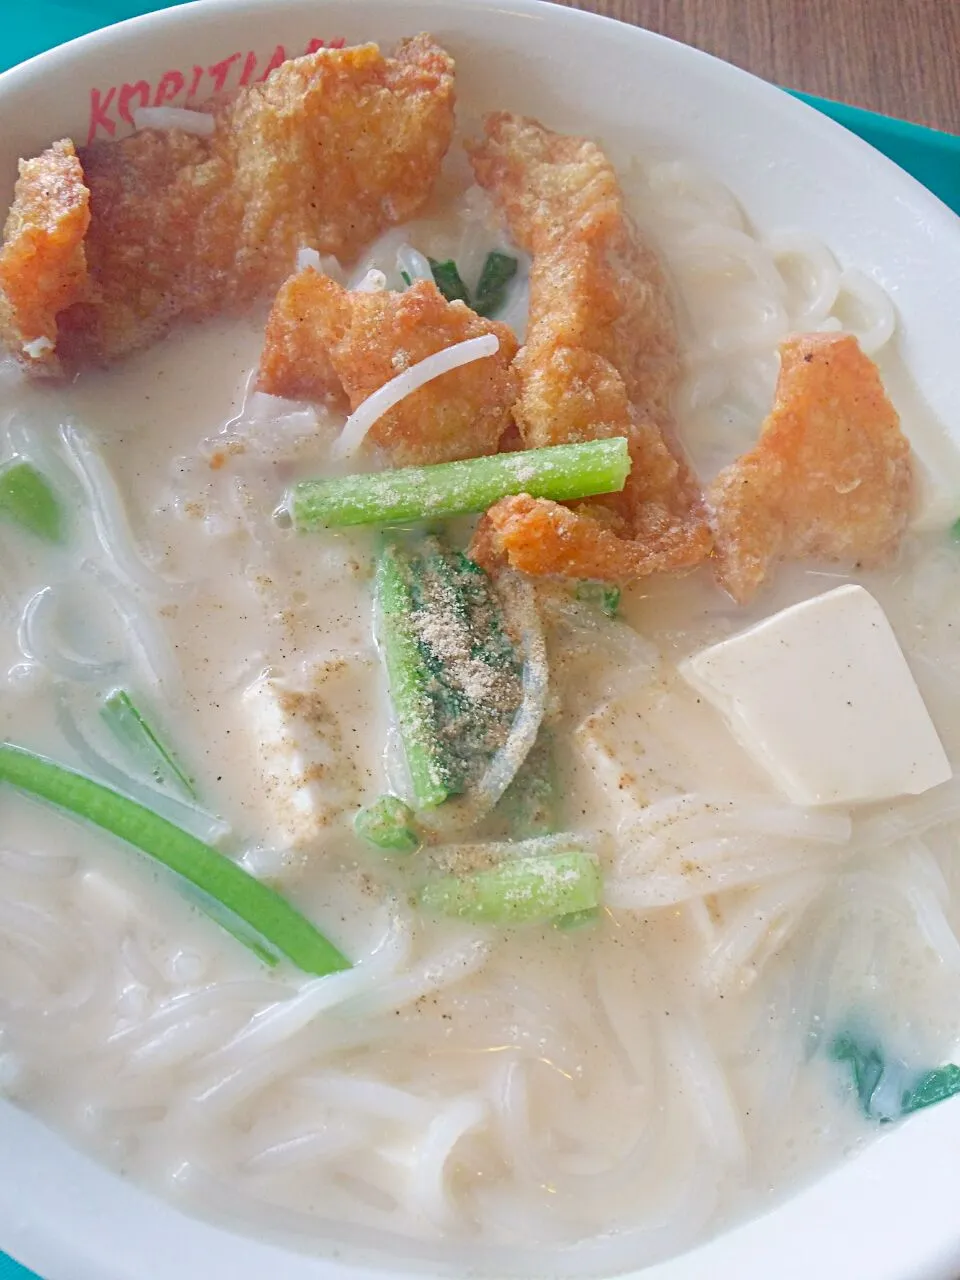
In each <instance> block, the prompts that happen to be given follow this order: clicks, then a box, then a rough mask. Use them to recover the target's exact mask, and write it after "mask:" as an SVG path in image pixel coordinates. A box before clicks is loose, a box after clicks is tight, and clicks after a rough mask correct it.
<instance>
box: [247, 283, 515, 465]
mask: <svg viewBox="0 0 960 1280" xmlns="http://www.w3.org/2000/svg"><path fill="white" fill-rule="evenodd" d="M486 333H494V334H496V336H497V338H498V339H499V340H500V349H499V350H498V351H497V353H496V354H495V355H493V356H486V357H484V358H483V359H481V360H475V361H473V362H472V363H471V364H466V365H463V366H461V368H459V369H452V370H451V371H450V372H449V373H444V374H441V375H440V377H438V378H434V379H433V381H432V382H428V383H427V384H426V385H425V386H423V387H420V388H419V389H418V390H417V391H414V392H413V393H412V394H410V395H408V396H407V397H406V398H405V399H403V400H401V401H400V403H399V404H397V405H395V406H394V407H393V408H392V409H390V410H389V411H388V412H387V413H385V414H383V415H382V417H380V418H379V419H378V420H377V421H376V422H375V423H374V425H373V427H372V428H371V430H370V438H371V439H372V440H373V441H375V442H376V443H377V444H379V445H381V446H382V447H383V448H385V449H387V450H388V451H389V453H390V457H391V460H392V461H393V462H395V463H396V464H397V465H398V466H412V465H420V464H424V463H430V462H454V461H456V460H457V459H460V458H474V457H478V456H479V455H481V454H487V453H496V451H497V446H498V443H499V440H500V437H501V435H502V434H503V433H504V431H505V430H506V428H507V426H508V425H509V423H510V408H511V405H512V404H513V402H514V400H515V399H516V394H517V380H516V374H515V373H514V371H513V368H512V364H513V359H514V357H515V355H516V353H517V340H516V338H515V337H514V335H513V331H512V330H511V329H510V328H508V326H507V325H504V324H497V323H496V321H493V320H483V319H481V318H480V317H479V316H478V315H476V314H475V313H474V312H473V311H471V310H470V308H469V307H467V306H466V305H465V304H464V303H462V302H447V300H446V298H444V296H443V294H442V293H440V291H439V289H437V287H436V285H434V284H433V283H432V282H428V281H424V280H420V281H417V282H416V283H415V284H414V285H413V286H412V287H411V288H410V289H407V290H406V291H405V292H404V293H391V292H389V291H388V290H381V291H379V292H374V293H364V292H362V291H359V290H357V291H350V290H348V289H344V288H343V286H342V285H339V284H337V283H336V282H335V281H334V280H331V279H330V278H329V277H328V276H324V275H320V274H319V273H318V272H316V271H314V270H313V268H312V267H311V268H307V270H305V271H301V272H300V273H299V274H298V275H296V276H293V277H292V278H291V279H290V280H288V281H287V282H286V284H284V285H283V287H282V288H281V289H280V292H279V293H278V295H277V299H276V302H275V303H274V305H273V310H272V311H271V313H270V318H269V320H268V322H267V331H266V344H265V347H264V351H263V356H262V358H261V362H260V378H259V383H258V385H259V388H260V390H262V391H267V392H269V393H270V394H272V395H281V396H289V397H291V398H296V399H305V400H325V399H329V398H330V397H331V396H335V395H336V394H337V393H338V392H339V391H340V390H341V388H342V391H343V392H345V393H346V396H347V399H348V400H349V404H350V407H351V409H355V408H356V407H357V406H358V405H359V404H362V403H363V401H364V400H366V399H367V397H368V396H370V395H372V394H373V392H374V391H376V390H377V389H378V388H379V387H382V386H383V385H384V383H386V382H389V381H390V380H391V379H392V378H395V377H396V376H397V374H398V373H401V372H402V371H403V370H404V369H407V368H409V367H410V366H411V365H414V364H417V363H418V362H419V361H421V360H425V359H426V357H427V356H430V355H433V354H434V352H436V351H442V350H444V349H445V348H446V347H451V346H453V345H454V343H457V342H464V341H466V340H467V339H468V338H478V337H481V336H482V335H483V334H486Z"/></svg>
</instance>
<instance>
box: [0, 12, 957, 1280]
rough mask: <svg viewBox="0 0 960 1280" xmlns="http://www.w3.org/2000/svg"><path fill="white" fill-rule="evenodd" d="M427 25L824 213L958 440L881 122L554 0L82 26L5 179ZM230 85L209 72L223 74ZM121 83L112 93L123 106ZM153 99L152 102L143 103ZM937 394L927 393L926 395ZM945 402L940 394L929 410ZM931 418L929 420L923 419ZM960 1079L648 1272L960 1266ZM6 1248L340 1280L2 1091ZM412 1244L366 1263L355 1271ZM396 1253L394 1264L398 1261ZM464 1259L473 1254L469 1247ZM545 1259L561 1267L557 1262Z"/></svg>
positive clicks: (63, 1261)
mask: <svg viewBox="0 0 960 1280" xmlns="http://www.w3.org/2000/svg"><path fill="white" fill-rule="evenodd" d="M423 29H427V30H430V31H432V32H434V34H435V35H436V36H437V37H438V38H439V39H440V40H441V41H442V42H443V43H444V44H446V45H447V46H448V47H449V48H450V49H451V50H452V52H453V53H454V54H455V55H456V56H457V58H458V62H459V67H460V96H461V99H462V100H463V102H464V103H465V104H466V106H467V108H468V109H469V110H475V109H482V108H484V107H501V106H508V107H510V108H511V109H515V110H519V111H524V112H529V113H532V114H536V115H538V116H540V117H541V118H543V119H544V120H545V121H546V122H548V123H549V124H550V125H552V126H553V127H555V128H559V129H569V130H575V131H577V132H580V133H589V134H595V135H598V136H600V137H602V138H603V139H604V140H605V142H606V143H607V144H608V145H609V146H610V148H611V150H612V151H613V154H614V156H615V158H617V159H619V160H620V161H623V160H625V159H626V158H628V157H629V156H630V154H631V153H634V152H641V153H649V152H650V151H651V149H653V150H663V151H666V152H672V153H682V154H684V155H686V156H687V157H689V158H692V159H693V160H695V161H698V162H700V163H701V164H703V165H705V166H706V167H707V168H709V169H711V170H712V171H713V172H714V173H715V174H716V175H717V176H718V177H720V178H722V179H723V180H724V181H725V182H726V183H727V184H728V185H730V186H731V187H732V188H733V189H734V191H735V192H736V193H737V195H738V196H739V197H740V199H741V200H742V201H743V203H744V205H745V206H746V208H747V209H748V210H749V211H750V214H751V216H752V217H753V218H754V220H755V221H756V223H757V224H758V225H759V226H760V227H761V228H765V227H770V228H772V227H775V226H776V227H783V226H802V227H805V228H806V229H808V230H810V231H812V232H814V233H815V234H816V235H818V236H820V237H822V238H823V239H824V240H826V241H828V242H829V243H830V245H831V246H832V247H833V248H834V250H835V251H836V253H837V255H838V256H839V258H840V259H841V261H844V262H849V263H856V265H858V266H859V267H861V268H862V269H866V270H867V271H868V272H869V273H870V274H872V275H873V276H874V277H875V278H876V279H877V280H879V281H880V282H881V283H882V284H883V285H884V287H885V288H886V289H887V290H888V291H889V292H890V294H891V295H892V297H893V298H894V300H895V302H896V304H897V307H898V310H899V314H900V337H899V341H900V344H901V351H902V352H903V354H904V356H905V358H906V360H907V362H908V364H909V367H910V369H911V373H912V377H913V380H914V381H915V383H916V385H917V388H918V389H919V392H920V397H921V399H922V400H923V401H925V402H926V405H927V406H929V408H930V409H931V410H932V411H933V416H934V417H936V418H939V419H940V421H941V422H943V423H944V424H946V425H947V427H948V429H950V430H952V432H953V433H954V434H955V436H956V438H957V439H958V440H960V359H958V354H957V333H958V322H957V316H958V310H957V282H958V281H960V221H958V220H957V219H956V218H955V217H954V216H953V215H952V214H951V213H950V212H949V211H948V210H947V209H945V208H944V206H943V205H941V204H940V203H939V202H938V201H937V200H936V199H934V197H933V196H931V195H930V194H929V193H928V192H926V191H925V190H924V189H923V188H921V187H920V186H919V185H918V184H916V183H915V182H914V181H913V180H912V179H910V178H908V177H907V176H906V175H905V174H903V173H902V172H901V171H900V170H899V169H897V168H896V167H895V166H894V165H892V164H890V163H889V162H888V161H886V160H885V159H884V158H883V157H881V156H879V155H878V154H877V153H876V152H874V151H872V150H871V149H870V148H869V147H867V146H866V145H865V144H864V143H862V142H860V141H859V140H858V139H856V138H855V137H853V136H852V135H850V134H847V133H846V132H844V131H843V130H842V129H840V128H839V127H838V126H836V125H834V124H833V123H831V122H830V121H828V120H826V119H825V118H823V117H821V116H820V115H818V114H817V113H816V112H814V111H813V110H811V109H810V108H808V107H806V106H804V105H803V104H801V103H799V102H797V101H795V100H793V99H791V98H789V97H788V96H786V95H785V94H782V93H780V92H779V91H778V90H776V89H773V88H771V87H770V86H768V85H766V84H764V83H762V82H761V81H759V80H755V79H753V78H752V77H750V76H748V75H746V74H744V73H743V72H740V71H737V70H735V69H734V68H732V67H730V66H727V65H726V64H724V63H721V62H717V61H715V60H714V59H711V58H709V57H707V56H706V55H704V54H700V53H697V52H695V51H693V50H691V49H688V48H686V47H684V46H681V45H677V44H674V43H672V42H670V41H667V40H663V39H661V38H660V37H657V36H654V35H651V34H649V33H647V32H644V31H640V30H636V29H633V28H627V27H621V26H618V25H617V24H614V23H610V22H607V21H605V20H603V19H599V18H595V17H592V16H591V15H587V14H583V13H580V12H577V11H573V10H568V9H563V8H556V7H553V6H548V5H541V4H539V3H537V0H502V2H501V3H493V2H490V3H487V2H485V0H200V3H197V4H192V5H188V6H186V7H184V8H178V9H175V10H169V11H167V12H164V13H161V14H157V15H154V16H151V17H146V18H140V19H136V20H134V21H132V22H129V23H125V24H123V25H122V26H120V27H114V28H112V29H110V30H108V31H105V32H102V33H99V34H97V35H94V36H90V37H87V38H86V39H83V40H80V41H77V42H75V43H74V44H72V45H69V46H67V47H65V48H63V49H59V50H56V51H54V52H52V53H49V54H46V55H44V56H42V57H40V58H37V59H35V60H34V61H32V62H30V63H27V64H26V65H25V66H23V67H20V68H16V69H15V70H13V71H10V72H8V73H7V74H6V75H4V76H0V121H2V126H0V200H2V203H3V204H4V206H5V205H6V202H7V199H8V198H9V194H10V185H11V183H12V179H13V175H14V174H15V164H16V158H17V156H18V155H23V154H29V153H31V152H33V151H35V150H38V149H40V148H41V147H43V146H44V145H45V144H46V143H48V142H49V141H50V139H51V138H55V137H60V136H63V135H65V134H73V135H75V136H76V137H77V138H78V140H81V141H82V140H83V139H84V138H85V137H86V133H87V127H88V121H89V112H90V101H91V90H93V89H98V90H99V91H100V92H101V94H102V95H103V94H105V93H107V92H108V90H109V88H110V87H111V86H117V85H119V84H120V83H121V82H127V83H128V84H135V83H136V82H137V81H139V80H145V81H147V82H148V83H150V84H151V85H154V86H155V85H156V84H157V82H158V81H159V80H160V78H161V77H162V75H163V73H164V72H165V71H167V70H169V69H172V68H179V69H182V70H183V71H184V72H185V73H186V74H187V76H188V80H189V75H190V73H191V69H192V68H193V67H194V66H195V65H198V66H203V67H208V66H211V65H213V64H216V63H217V62H219V61H220V60H221V59H223V58H224V57H229V55H231V54H232V53H234V52H235V51H238V50H239V51H241V52H242V56H241V59H240V60H238V61H237V62H235V63H234V64H233V67H232V76H233V80H234V81H235V80H236V77H237V76H238V75H239V74H240V67H241V66H242V62H243V57H244V56H245V55H246V53H247V51H253V50H256V51H258V52H259V54H260V65H261V66H262V65H263V64H264V62H265V60H266V58H268V57H269V55H270V53H271V52H272V51H273V50H274V48H275V46H276V45H277V44H278V43H282V44H284V46H285V47H286V49H287V51H288V52H290V53H295V52H301V51H302V50H303V49H304V48H305V47H306V45H307V43H308V41H309V40H310V39H311V38H314V37H316V38H324V39H331V38H335V37H339V36H344V37H346V39H347V41H348V42H354V41H357V40H364V39H377V40H379V41H381V42H383V43H385V44H389V43H390V42H391V41H393V40H395V39H396V38H398V37H399V36H401V35H405V34H409V33H411V32H414V31H418V30H423ZM206 83H207V84H209V83H210V82H209V79H208V80H207V82H206ZM117 101H118V99H117V98H116V97H115V98H114V99H113V100H112V114H113V115H115V114H116V111H115V107H116V103H117ZM135 105H136V103H135ZM914 412H915V413H918V414H920V413H922V412H923V411H922V410H921V409H915V410H914ZM924 416H926V415H924ZM915 425H916V424H915V423H907V426H908V428H912V427H914V426H915ZM958 1187H960V1099H957V1100H955V1101H954V1102H952V1103H947V1104H945V1105H944V1106H942V1107H938V1108H935V1109H933V1110H931V1111H928V1112H925V1113H922V1114H920V1115H919V1116H917V1117H915V1118H914V1119H912V1120H910V1121H909V1122H908V1123H906V1124H904V1125H903V1126H901V1127H899V1128H897V1129H896V1130H893V1131H890V1132H888V1133H886V1134H885V1135H884V1136H883V1137H882V1138H881V1139H880V1140H879V1141H877V1142H876V1143H874V1144H873V1146H871V1147H870V1148H869V1149H868V1150H867V1151H866V1152H865V1153H864V1154H863V1155H862V1156H860V1157H858V1158H857V1159H855V1160H853V1161H851V1162H850V1163H848V1164H847V1165H846V1166H844V1167H842V1168H841V1169H839V1170H837V1171H836V1172H835V1173H833V1174H831V1175H830V1176H828V1177H827V1178H825V1179H823V1180H822V1181H821V1182H819V1183H818V1184H817V1185H816V1186H814V1187H812V1188H810V1189H809V1190H807V1191H805V1192H803V1193H801V1194H800V1195H798V1196H796V1197H794V1198H793V1199H792V1200H791V1201H790V1202H789V1203H787V1204H785V1205H784V1206H782V1207H781V1208H779V1209H777V1210H775V1211H774V1212H772V1213H769V1214H768V1215H766V1216H765V1217H763V1218H761V1219H758V1220H755V1221H754V1222H752V1223H750V1224H748V1225H747V1226H745V1227H742V1228H740V1229H738V1230H735V1231H733V1232H730V1233H729V1234H727V1235H726V1236H724V1237H722V1238H720V1239H719V1240H717V1241H715V1242H713V1243H712V1244H710V1245H707V1246H705V1247H704V1248H702V1249H700V1250H697V1251H695V1252H694V1253H692V1254H688V1255H687V1256H685V1257H684V1258H681V1259H678V1260H675V1261H674V1262H671V1263H666V1264H663V1265H661V1266H658V1267H655V1268H653V1269H652V1270H649V1271H647V1272H645V1273H644V1275H645V1277H646V1280H705V1278H706V1277H710V1278H711V1280H772V1278H776V1280H810V1277H812V1276H818V1277H826V1278H827V1280H833V1278H834V1277H838V1278H839V1277H843V1278H844V1280H859V1278H860V1277H867V1276H869V1277H871V1280H951V1277H956V1275H957V1274H958V1273H960V1207H958V1206H960V1200H958V1193H957V1188H958ZM0 1247H2V1248H4V1249H6V1250H8V1251H9V1252H10V1253H12V1254H13V1255H14V1256H15V1257H17V1258H19V1259H20V1260H22V1261H23V1262H24V1263H25V1264H27V1265H29V1266H31V1267H33V1268H35V1269H36V1270H37V1271H39V1272H41V1273H42V1274H43V1275H44V1276H45V1277H46V1280H265V1278H267V1277H276V1278H277V1280H340V1278H341V1277H345V1276H346V1274H347V1269H346V1267H345V1266H344V1264H343V1263H342V1262H338V1261H335V1260H332V1259H330V1258H326V1259H325V1258H319V1257H308V1256H305V1255H300V1254H296V1253H289V1252H285V1251H282V1250H280V1249H278V1248H275V1247H273V1246H270V1245H267V1244H264V1243H262V1242H257V1241H251V1240H249V1239H245V1238H241V1237H238V1236H232V1235H230V1234H227V1233H226V1232H223V1231H221V1230H218V1229H217V1228H215V1227H212V1226H209V1225H207V1224H205V1223H202V1222H198V1221H194V1220H192V1219H189V1218H187V1217H184V1216H183V1215H181V1214H180V1213H179V1212H177V1211H176V1210H175V1209H173V1208H172V1207H170V1206H169V1205H167V1204H165V1203H162V1202H161V1201H159V1200H155V1199H153V1198H152V1197H150V1196H148V1195H146V1194H145V1193H143V1192H141V1191H139V1190H137V1189H136V1188H135V1187H133V1186H130V1185H128V1184H126V1183H124V1182H123V1181H121V1180H120V1179H119V1178H117V1177H115V1176H114V1175H112V1174H110V1173H108V1172H106V1171H104V1170H102V1169H100V1168H99V1167H96V1166H94V1165H92V1164H91V1163H90V1162H89V1161H88V1160H86V1159H85V1158H84V1157H82V1156H80V1155H78V1154H77V1153H76V1152H74V1151H72V1150H71V1149H70V1148H69V1147H67V1146H66V1145H65V1144H64V1143H63V1142H61V1140H60V1139H59V1138H57V1137H56V1136H55V1135H53V1134H51V1133H49V1132H48V1131H46V1130H45V1129H44V1128H43V1127H42V1126H40V1125H39V1124H38V1123H37V1122H36V1121H34V1120H32V1119H31V1118H29V1117H28V1116H25V1115H24V1114H22V1113H21V1112H19V1111H17V1110H15V1109H14V1108H13V1107H11V1106H9V1105H6V1104H0ZM388 1266H389V1267H390V1268H391V1273H392V1274H393V1275H396V1274H397V1271H398V1270H399V1271H402V1269H403V1267H402V1260H396V1259H393V1260H391V1262H390V1263H389V1264H388V1263H382V1264H376V1265H374V1264H368V1265H367V1266H366V1267H365V1268H364V1269H363V1270H359V1269H353V1268H351V1269H350V1270H349V1275H350V1276H352V1277H356V1278H357V1280H375V1277H377V1276H381V1275H385V1274H387V1267H388ZM378 1267H379V1268H382V1269H378ZM460 1274H461V1275H464V1276H465V1275H468V1274H469V1262H468V1259H465V1263H464V1266H463V1268H462V1269H461V1271H460ZM544 1280H546V1277H544Z"/></svg>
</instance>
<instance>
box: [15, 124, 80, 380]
mask: <svg viewBox="0 0 960 1280" xmlns="http://www.w3.org/2000/svg"><path fill="white" fill-rule="evenodd" d="M89 226H90V192H89V191H88V190H87V187H86V184H85V182H84V180H83V169H82V168H81V165H80V161H79V160H78V159H77V153H76V150H75V149H74V146H73V143H72V142H69V141H63V142H55V143H54V144H53V146H52V147H50V148H49V149H48V150H47V151H44V152H43V154H42V155H40V156H37V157H36V159H34V160H21V161H20V179H19V181H18V182H17V198H16V201H15V202H14V204H13V207H12V208H11V210H10V213H9V214H8V216H7V223H6V227H5V228H4V241H5V248H4V249H3V251H2V252H0V341H2V342H3V343H4V344H5V345H6V346H7V347H9V348H10V349H11V350H12V351H14V352H16V353H17V354H18V356H19V357H20V358H21V359H25V360H31V361H33V363H34V365H35V366H36V367H37V368H38V369H42V370H44V371H46V372H49V373H53V374H56V373H59V372H60V363H59V360H58V358H57V353H56V332H57V315H58V313H59V312H61V311H63V310H65V309H66V308H67V307H69V306H71V305H72V304H73V303H75V302H77V301H79V300H80V299H81V298H83V297H84V296H85V295H86V287H87V257H86V252H85V250H84V245H83V242H84V237H85V236H86V234H87V228H88V227H89Z"/></svg>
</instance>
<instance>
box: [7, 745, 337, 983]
mask: <svg viewBox="0 0 960 1280" xmlns="http://www.w3.org/2000/svg"><path fill="white" fill-rule="evenodd" d="M0 781H3V782H9V783H10V784H11V785H12V786H15V787H19V788H20V790H21V791H27V792H29V793H30V794H31V795H34V796H39V797H40V798H41V799H43V800H48V801H49V802H50V803H51V804H55V805H58V806H59V807H60V808H61V809H66V810H67V811H68V812H70V813H75V814H76V815H77V816H78V817H80V818H85V819H86V820H87V821H88V822H92V823H93V824H94V826H97V827H101V828H102V829H103V830H104V831H109V832H110V833H111V834H112V835H115V836H117V837H119V839H121V840H125V841H126V842H127V844H131V845H133V847H134V848H135V849H139V850H140V851H141V852H142V853H145V854H147V855H149V856H150V857H151V858H155V859H156V860H157V861H158V862H160V863H162V864H163V866H165V867H167V868H169V870H171V871H174V872H176V874H177V875H179V876H182V877H183V879H184V880H186V881H188V882H189V883H190V884H191V885H193V886H195V888H196V889H198V890H200V893H201V895H207V896H208V897H209V898H210V899H212V900H213V906H214V911H213V912H212V913H211V914H214V916H215V918H216V917H217V916H222V913H224V912H226V913H227V918H228V919H231V921H232V923H231V925H230V926H229V927H230V931H231V932H233V933H234V934H235V936H237V937H239V938H240V939H241V940H242V941H247V940H248V935H249V933H250V931H251V930H252V931H253V932H254V934H255V935H256V937H257V938H258V940H259V942H258V945H257V946H256V951H257V954H258V955H260V956H261V957H263V956H264V955H267V956H269V958H270V959H271V960H272V961H273V962H274V963H275V962H276V959H277V956H278V955H280V956H285V957H286V958H287V959H288V960H290V961H292V962H293V963H294V964H295V965H297V966H298V967H299V968H301V969H302V970H303V971H304V972H305V973H312V974H317V975H319V976H323V975H325V974H328V973H335V972H336V971H338V970H340V969H349V968H350V961H349V960H347V959H346V957H345V956H343V955H341V953H340V952H339V951H338V950H337V948H336V947H335V946H334V945H333V944H332V943H331V942H328V941H327V939H326V938H325V937H324V936H323V935H322V934H321V933H319V932H318V930H317V929H316V928H315V927H314V926H313V925H312V924H311V923H310V921H309V920H307V919H306V918H305V917H304V916H302V915H301V914H300V913H299V911H297V910H296V909H295V908H294V907H292V906H291V905H290V903H288V902H287V901H286V900H285V899H284V898H282V897H281V896H280V895H279V894H278V893H275V892H274V891H273V889H270V888H268V886H267V885H265V884H261V883H260V881H259V880H255V879H254V878H253V876H251V875H248V873H247V872H246V871H244V870H243V868H242V867H240V866H238V865H237V864H236V863H235V862H232V861H231V860H230V859H229V858H226V857H224V855H223V854H221V853H218V852H217V850H216V849H212V848H211V847H210V846H209V845H207V844H204V843H203V841H202V840H198V839H196V837H195V836H192V835H190V834H189V833H188V832H186V831H182V830H181V829H180V828H179V827H176V826H174V824H173V823H172V822H168V821H167V820H166V818H161V817H160V816H159V815H158V814H156V813H153V812H152V811H151V810H150V809H147V808H145V807H144V806H143V805H141V804H137V802H136V801H135V800H130V799H128V798H127V797H126V796H123V795H120V794H119V792H116V791H112V790H111V789H110V788H109V787H105V786H103V785H102V784H101V783H99V782H94V781H93V779H92V778H86V777H84V776H83V774H80V773H75V772H74V771H73V770H72V769H67V768H65V767H64V766H63V765H60V764H56V763H54V761H52V760H47V759H45V758H44V757H43V756H38V755H35V754H34V753H33V752H32V751H27V750H25V749H24V748H23V747H17V746H13V745H12V744H10V743H4V744H2V745H0ZM201 902H203V898H201ZM221 922H222V921H221Z"/></svg>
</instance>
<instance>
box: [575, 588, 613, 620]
mask: <svg viewBox="0 0 960 1280" xmlns="http://www.w3.org/2000/svg"><path fill="white" fill-rule="evenodd" d="M577 599H578V600H582V601H583V603H584V604H593V605H596V606H597V608H598V609H600V610H601V612H602V613H605V614H606V615H607V617H608V618H615V617H616V616H617V611H618V609H619V608H620V588H619V587H611V586H610V584H609V583H608V582H581V583H580V584H579V585H578V586H577Z"/></svg>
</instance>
